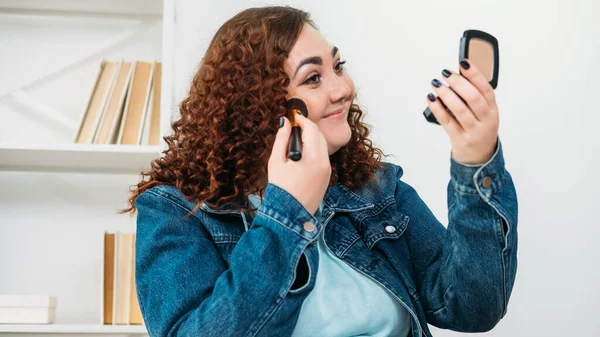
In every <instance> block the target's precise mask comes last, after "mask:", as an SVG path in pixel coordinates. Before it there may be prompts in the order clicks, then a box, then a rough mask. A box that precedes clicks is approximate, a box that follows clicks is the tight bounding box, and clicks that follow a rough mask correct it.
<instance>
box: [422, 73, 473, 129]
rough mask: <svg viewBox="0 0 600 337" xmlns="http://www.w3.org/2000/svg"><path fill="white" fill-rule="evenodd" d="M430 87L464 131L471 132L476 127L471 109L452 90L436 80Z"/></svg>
mask: <svg viewBox="0 0 600 337" xmlns="http://www.w3.org/2000/svg"><path fill="white" fill-rule="evenodd" d="M431 86H432V87H433V89H434V90H435V92H436V93H437V94H438V97H439V99H441V100H442V101H443V102H444V104H445V105H446V106H447V107H448V109H449V110H450V111H451V112H452V114H453V115H454V117H455V118H456V120H457V121H458V122H459V123H460V126H461V127H462V128H463V129H464V130H471V129H472V128H474V127H475V126H476V125H477V123H478V121H477V119H476V117H475V115H474V114H473V112H471V109H469V107H468V106H467V105H466V104H465V102H463V101H462V99H460V97H459V96H458V95H457V94H456V93H455V92H454V91H453V90H452V89H450V88H449V87H448V86H446V85H445V84H443V83H442V82H440V81H439V80H438V79H434V80H433V81H431Z"/></svg>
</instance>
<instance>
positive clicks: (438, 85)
mask: <svg viewBox="0 0 600 337" xmlns="http://www.w3.org/2000/svg"><path fill="white" fill-rule="evenodd" d="M431 84H433V86H434V87H436V88H439V87H441V86H442V82H440V81H438V80H437V79H436V78H434V79H433V81H431Z"/></svg>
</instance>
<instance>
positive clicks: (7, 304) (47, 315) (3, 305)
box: [0, 295, 58, 324]
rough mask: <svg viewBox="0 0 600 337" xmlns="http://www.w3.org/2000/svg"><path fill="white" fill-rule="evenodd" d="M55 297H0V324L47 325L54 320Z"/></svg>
mask: <svg viewBox="0 0 600 337" xmlns="http://www.w3.org/2000/svg"><path fill="white" fill-rule="evenodd" d="M57 302H58V301H57V298H56V296H46V295H0V324H48V323H54V321H55V319H56V305H57Z"/></svg>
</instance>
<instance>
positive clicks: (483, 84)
mask: <svg viewBox="0 0 600 337" xmlns="http://www.w3.org/2000/svg"><path fill="white" fill-rule="evenodd" d="M463 61H465V62H466V65H468V67H469V69H466V68H465V67H464V66H463V65H462V64H460V63H459V64H460V74H461V75H462V76H464V77H465V78H466V79H467V80H469V82H471V84H472V85H473V86H474V87H475V88H477V90H478V91H479V92H480V93H481V94H482V95H483V97H484V98H485V100H486V102H487V104H488V106H489V107H490V108H495V107H496V93H494V88H492V86H491V85H490V83H489V80H488V79H487V78H486V77H485V75H484V74H483V73H482V72H481V71H480V70H479V68H477V66H476V65H475V64H473V63H472V62H469V59H464V60H463ZM492 110H493V111H495V109H492Z"/></svg>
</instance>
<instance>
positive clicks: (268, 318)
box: [135, 184, 320, 337]
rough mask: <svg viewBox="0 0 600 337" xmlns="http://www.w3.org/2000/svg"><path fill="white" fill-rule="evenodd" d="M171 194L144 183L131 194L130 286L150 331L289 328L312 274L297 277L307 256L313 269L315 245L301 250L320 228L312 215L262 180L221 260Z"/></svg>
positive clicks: (229, 332)
mask: <svg viewBox="0 0 600 337" xmlns="http://www.w3.org/2000/svg"><path fill="white" fill-rule="evenodd" d="M173 199H174V198H173V197H169V196H168V195H167V196H165V195H163V194H161V193H157V192H155V191H153V190H152V189H150V190H147V191H145V192H144V193H142V194H141V195H139V196H138V198H137V199H136V201H135V205H136V207H137V210H138V217H137V239H136V287H137V292H138V299H139V302H140V308H141V310H142V313H143V317H144V321H145V324H146V327H147V330H148V332H149V334H150V336H161V337H163V336H200V335H201V336H260V335H263V334H265V335H266V334H267V333H268V335H277V336H287V335H289V334H291V331H292V330H293V327H294V326H295V323H296V322H297V318H298V314H299V312H300V308H301V305H302V301H303V300H304V298H305V297H306V296H307V295H308V294H309V292H310V290H311V289H312V288H313V287H314V281H315V278H316V271H314V272H310V270H309V275H310V276H308V277H307V280H296V271H297V268H302V263H304V265H305V266H304V267H303V268H307V266H306V264H307V260H308V261H311V262H309V266H308V268H309V269H311V268H314V269H315V270H316V268H317V265H316V263H317V262H318V260H317V258H318V256H317V255H315V256H312V255H311V254H313V253H314V254H316V252H314V251H309V252H307V251H306V250H305V249H306V247H307V245H308V244H309V243H310V242H313V241H315V240H316V239H317V233H318V232H319V231H320V224H319V223H318V222H317V221H316V219H315V217H314V216H313V215H312V214H310V213H309V212H308V211H307V210H306V209H305V208H304V206H302V204H300V203H299V202H298V201H297V200H296V199H295V198H294V197H293V196H291V195H290V194H288V193H287V192H286V191H285V190H283V189H281V188H279V187H277V186H276V185H273V184H268V186H267V188H266V191H265V196H264V199H263V203H262V204H261V205H260V207H259V209H258V212H257V215H256V217H255V218H254V220H253V222H252V226H251V227H250V229H249V230H248V231H246V232H245V233H244V234H243V235H242V236H241V237H240V239H239V241H238V242H237V243H236V244H235V246H234V248H233V250H232V252H231V256H230V261H229V266H226V263H225V262H224V261H223V259H222V257H221V255H220V254H219V252H218V250H217V248H216V246H215V243H214V241H213V240H212V238H211V236H210V234H209V232H208V231H207V229H206V227H204V225H203V221H202V220H201V218H200V217H201V215H198V217H197V216H191V217H187V218H184V216H185V215H187V214H188V213H189V211H188V209H187V208H185V207H184V206H182V205H181V204H180V203H179V202H178V201H177V200H173ZM307 221H311V222H313V224H315V226H316V229H315V230H314V231H312V232H308V231H306V230H304V226H303V225H304V223H305V222H307ZM306 255H309V257H307V256H306ZM299 278H300V277H299ZM298 283H299V285H298V286H296V284H298Z"/></svg>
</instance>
